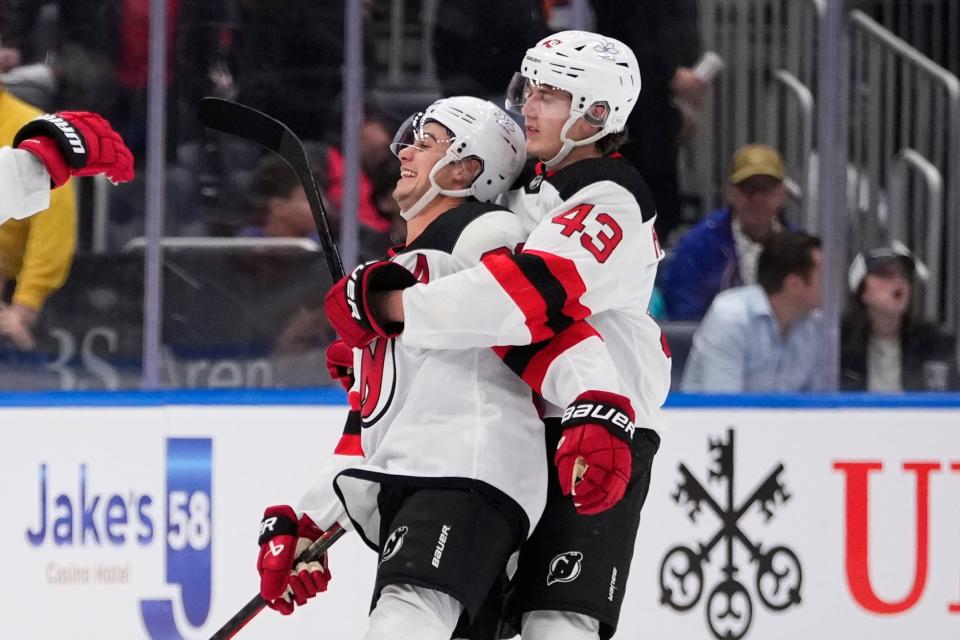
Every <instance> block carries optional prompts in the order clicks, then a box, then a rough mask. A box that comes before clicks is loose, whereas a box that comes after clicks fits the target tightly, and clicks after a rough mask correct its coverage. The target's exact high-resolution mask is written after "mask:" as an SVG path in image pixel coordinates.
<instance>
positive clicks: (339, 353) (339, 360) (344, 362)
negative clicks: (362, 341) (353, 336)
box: [327, 340, 353, 391]
mask: <svg viewBox="0 0 960 640" xmlns="http://www.w3.org/2000/svg"><path fill="white" fill-rule="evenodd" d="M327 371H329V372H330V379H331V380H336V381H337V382H339V383H340V386H342V387H343V389H344V391H350V387H352V386H353V349H351V348H350V347H348V346H347V343H346V342H344V341H343V340H334V341H333V342H331V343H330V346H329V347H327Z"/></svg>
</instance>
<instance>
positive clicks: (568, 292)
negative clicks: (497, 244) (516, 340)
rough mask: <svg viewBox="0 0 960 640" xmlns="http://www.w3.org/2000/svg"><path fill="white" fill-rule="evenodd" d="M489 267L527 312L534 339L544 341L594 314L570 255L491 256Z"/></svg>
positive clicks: (534, 340) (485, 259) (526, 317)
mask: <svg viewBox="0 0 960 640" xmlns="http://www.w3.org/2000/svg"><path fill="white" fill-rule="evenodd" d="M483 264H484V266H486V268H487V270H488V271H489V272H490V274H491V275H492V276H493V277H494V279H495V280H496V281H497V282H498V283H499V284H500V286H501V287H502V288H503V290H504V291H506V293H507V295H509V296H510V298H511V299H512V300H513V301H514V303H515V304H516V305H517V307H519V308H520V310H521V311H522V312H523V315H524V318H525V319H526V324H527V328H528V329H529V330H530V341H531V342H541V341H543V340H548V339H550V338H552V337H553V336H555V335H557V334H558V333H560V332H561V331H563V330H564V329H566V328H567V327H569V326H570V325H572V324H573V323H574V322H577V321H578V320H583V319H584V318H587V317H589V316H590V309H588V308H587V307H585V306H583V304H581V303H580V297H581V296H582V295H583V294H584V292H586V285H584V283H583V279H582V278H581V277H580V274H579V272H578V271H577V266H576V264H574V262H573V261H572V260H570V259H568V258H562V257H560V256H555V255H553V254H550V253H543V252H540V251H524V252H523V253H520V254H518V255H514V256H505V255H497V256H488V257H486V258H484V259H483Z"/></svg>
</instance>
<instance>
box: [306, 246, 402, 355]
mask: <svg viewBox="0 0 960 640" xmlns="http://www.w3.org/2000/svg"><path fill="white" fill-rule="evenodd" d="M415 284H417V279H416V278H414V277H413V274H412V273H410V272H409V271H407V270H406V269H404V268H403V267H402V266H400V265H399V264H397V263H395V262H389V261H386V260H380V261H377V262H367V263H366V264H362V265H360V266H359V267H357V268H356V269H354V270H353V272H352V273H351V274H350V275H349V276H347V277H345V278H341V279H340V281H339V282H337V283H336V284H335V285H333V286H332V287H330V290H329V291H328V292H327V298H326V300H325V301H324V303H323V309H324V311H326V312H327V320H329V321H330V324H331V325H332V326H333V328H334V329H335V330H336V332H337V334H338V335H339V336H340V337H341V338H342V339H343V341H344V342H345V343H346V344H347V346H348V347H352V348H354V349H359V348H360V347H365V346H367V345H368V344H370V343H371V342H373V341H374V340H375V339H376V338H377V337H384V338H395V337H396V336H398V335H400V332H401V331H402V330H403V324H401V323H399V322H386V323H381V322H380V321H379V320H378V319H377V317H376V314H374V312H373V309H371V308H370V303H369V296H370V295H371V294H373V293H376V292H378V291H392V290H396V289H406V288H407V287H412V286H413V285H415Z"/></svg>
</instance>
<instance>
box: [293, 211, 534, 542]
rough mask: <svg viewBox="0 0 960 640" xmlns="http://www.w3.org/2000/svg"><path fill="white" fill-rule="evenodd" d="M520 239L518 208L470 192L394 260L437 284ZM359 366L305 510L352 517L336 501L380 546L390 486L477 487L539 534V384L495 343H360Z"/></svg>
mask: <svg viewBox="0 0 960 640" xmlns="http://www.w3.org/2000/svg"><path fill="white" fill-rule="evenodd" d="M523 235H524V233H523V230H522V228H521V226H520V223H519V221H518V219H517V217H516V216H515V215H514V214H513V213H510V212H509V211H503V210H502V209H500V208H499V207H496V206H493V205H488V204H482V203H479V202H476V201H474V200H467V201H465V202H464V203H463V204H462V205H460V206H459V207H457V208H456V209H453V210H450V211H448V212H446V213H444V214H443V215H441V216H440V217H439V218H437V219H436V220H435V221H434V222H432V223H431V224H430V225H429V226H428V227H427V228H426V229H425V230H424V232H423V233H422V234H421V235H420V236H419V237H418V238H416V239H415V240H414V242H412V243H411V244H410V245H408V246H407V247H405V248H404V249H402V250H401V251H400V252H399V253H397V254H395V255H393V256H392V258H391V259H392V260H393V261H394V262H397V263H399V264H402V265H403V266H404V267H406V268H407V269H408V270H410V272H411V273H413V274H414V276H416V277H417V279H418V280H420V281H421V282H433V281H435V280H438V279H441V278H443V277H445V276H449V275H450V274H452V273H455V272H458V271H461V270H463V269H466V268H468V267H471V266H473V265H476V264H478V263H479V262H480V259H481V258H482V257H483V256H485V255H490V254H491V253H496V252H502V253H510V252H512V251H513V250H514V249H515V248H516V246H517V245H518V244H519V243H520V242H521V241H522V238H523ZM435 311H436V313H438V314H440V315H444V314H445V313H447V312H448V311H449V310H446V309H443V308H438V309H436V310H435ZM354 372H355V379H356V383H355V385H354V388H353V390H352V392H351V394H352V396H353V400H354V404H356V405H358V408H359V413H353V414H352V420H353V424H350V423H348V424H347V427H346V428H345V433H344V436H343V439H342V440H341V443H340V446H338V448H337V451H338V454H336V455H334V456H333V457H332V459H331V461H330V463H329V465H328V466H327V468H326V469H325V470H324V472H323V473H322V474H321V477H320V479H319V481H318V482H317V483H316V484H315V485H314V487H313V488H312V489H311V491H310V492H309V493H308V494H307V495H306V496H305V497H304V498H303V500H302V501H301V503H300V505H299V509H300V510H301V511H303V512H306V513H307V514H308V515H310V517H312V518H313V520H314V521H315V522H316V523H317V524H318V525H319V526H320V527H321V528H323V529H326V528H329V526H330V525H332V524H333V521H334V520H340V521H341V522H343V520H342V519H341V518H340V517H339V514H338V508H339V505H338V504H337V503H336V497H339V498H340V500H341V502H342V505H343V507H344V508H345V509H346V514H347V516H349V519H350V522H351V523H352V525H353V526H354V527H355V528H356V529H357V531H358V532H359V533H360V534H361V536H362V537H363V539H364V540H365V542H366V543H367V544H368V545H370V546H371V547H373V548H377V545H378V543H379V530H380V516H379V512H378V505H377V496H378V493H379V490H380V486H381V485H382V484H396V485H410V486H430V487H444V488H469V489H471V490H474V491H480V492H487V493H489V494H490V495H491V497H493V498H494V499H496V500H499V501H501V502H502V501H503V500H504V499H506V501H507V504H514V503H515V505H518V506H519V509H520V510H522V511H519V510H518V516H519V517H520V518H521V519H523V517H524V515H525V517H526V520H527V525H528V529H527V531H528V532H529V531H532V530H533V527H534V526H535V525H536V523H537V521H538V520H539V518H540V514H541V512H542V510H543V507H544V504H545V501H546V480H547V466H546V465H547V461H546V455H545V450H544V444H543V423H542V422H541V420H540V418H539V415H538V413H537V410H536V407H535V405H534V402H533V394H532V392H531V391H530V389H529V388H528V387H527V386H526V385H524V384H523V382H521V381H520V380H519V379H518V378H517V376H516V375H515V374H514V373H513V372H512V371H510V369H509V368H508V367H507V366H505V365H504V363H503V362H502V361H501V360H500V358H498V356H497V355H496V353H494V351H493V350H491V349H489V348H480V349H468V350H457V351H453V350H425V349H421V348H418V347H410V346H405V345H403V344H401V343H400V342H399V341H397V340H385V339H378V340H376V341H374V342H373V343H371V344H370V345H369V346H368V347H366V348H364V349H358V350H355V367H354ZM338 472H339V473H338ZM334 476H335V478H334ZM331 479H333V483H332V485H331ZM334 492H335V493H336V496H334Z"/></svg>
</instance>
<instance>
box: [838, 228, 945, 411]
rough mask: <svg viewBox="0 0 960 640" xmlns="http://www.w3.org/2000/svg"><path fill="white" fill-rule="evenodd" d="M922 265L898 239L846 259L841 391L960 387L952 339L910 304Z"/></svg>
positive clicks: (923, 272) (927, 389) (916, 389)
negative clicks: (847, 290)
mask: <svg viewBox="0 0 960 640" xmlns="http://www.w3.org/2000/svg"><path fill="white" fill-rule="evenodd" d="M925 274H926V269H925V268H924V267H923V265H918V264H917V262H916V260H915V259H914V258H913V256H912V255H911V254H910V252H909V251H907V250H906V248H905V247H903V246H902V245H899V246H895V247H892V248H886V247H884V248H878V249H874V250H872V251H869V252H867V253H866V255H864V254H860V255H858V256H857V257H856V259H855V260H854V261H853V264H851V265H850V271H849V284H850V291H851V296H850V301H849V303H848V304H847V311H846V314H845V315H844V318H843V323H842V327H841V338H840V345H841V349H840V370H841V378H840V380H841V388H842V389H843V390H845V391H885V392H900V391H946V390H956V389H958V388H960V375H958V372H957V351H956V340H955V339H954V337H953V336H950V335H947V334H944V333H942V332H941V331H940V330H939V329H937V328H936V327H935V326H933V325H932V324H929V323H927V322H924V321H923V320H922V319H920V318H919V317H917V315H916V313H914V312H913V311H912V310H911V302H912V298H913V291H914V289H915V287H916V284H917V281H918V279H923V276H924V275H925Z"/></svg>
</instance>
